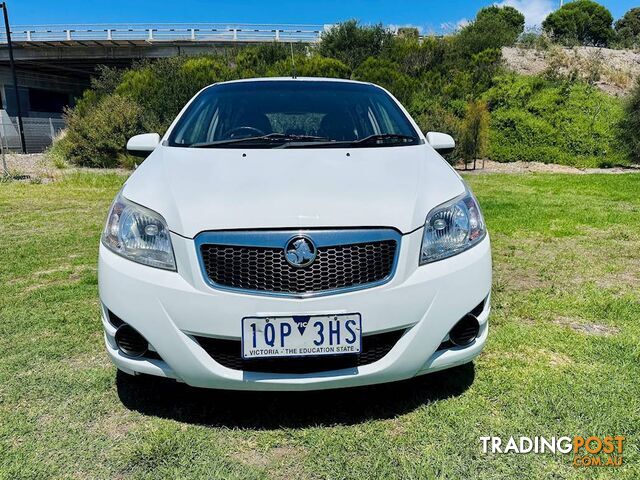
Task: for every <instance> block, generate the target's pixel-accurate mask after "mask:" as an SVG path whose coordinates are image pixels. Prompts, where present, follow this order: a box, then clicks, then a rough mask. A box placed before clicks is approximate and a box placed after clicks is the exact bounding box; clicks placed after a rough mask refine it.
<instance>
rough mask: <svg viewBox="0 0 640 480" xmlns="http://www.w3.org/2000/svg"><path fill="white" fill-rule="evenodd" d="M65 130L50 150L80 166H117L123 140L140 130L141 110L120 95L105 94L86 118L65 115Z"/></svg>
mask: <svg viewBox="0 0 640 480" xmlns="http://www.w3.org/2000/svg"><path fill="white" fill-rule="evenodd" d="M67 123H68V130H67V134H66V135H65V136H64V137H62V138H61V139H60V140H59V142H58V143H57V145H56V146H55V147H54V148H56V149H58V151H60V152H62V153H63V155H64V157H65V158H66V159H67V160H68V161H70V162H71V163H73V164H75V165H79V166H83V167H115V166H118V165H120V164H121V162H122V158H121V157H122V156H123V155H124V154H125V146H126V143H127V140H128V139H129V138H130V137H131V136H133V135H136V134H138V133H141V132H142V131H143V129H142V108H141V107H140V106H139V105H138V104H137V103H136V102H134V101H132V100H131V99H130V98H126V97H124V96H122V95H118V94H112V95H107V96H105V97H104V98H102V100H100V101H99V102H98V104H97V105H96V107H95V108H93V109H92V110H91V111H90V112H88V113H86V115H79V114H78V113H77V112H75V111H72V112H70V113H69V114H68V115H67Z"/></svg>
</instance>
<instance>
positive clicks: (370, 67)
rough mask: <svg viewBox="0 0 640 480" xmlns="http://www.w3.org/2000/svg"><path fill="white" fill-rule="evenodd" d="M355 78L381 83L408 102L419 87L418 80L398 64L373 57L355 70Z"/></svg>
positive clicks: (403, 101) (404, 101) (398, 97)
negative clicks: (402, 69) (401, 70)
mask: <svg viewBox="0 0 640 480" xmlns="http://www.w3.org/2000/svg"><path fill="white" fill-rule="evenodd" d="M353 78H354V79H355V80H362V81H364V82H372V83H375V84H377V85H381V86H382V87H384V88H386V89H387V90H389V91H390V92H391V93H393V95H394V96H395V97H396V98H397V99H398V100H400V101H401V102H402V103H408V102H409V100H410V99H411V96H412V95H413V93H414V92H415V91H416V90H417V87H418V83H417V81H416V80H414V79H413V78H411V77H410V76H408V75H405V74H404V73H402V72H400V71H399V68H398V65H397V64H395V63H393V62H391V61H389V60H380V59H378V58H373V57H370V58H367V60H365V61H364V62H363V63H362V65H360V66H359V67H358V69H357V70H355V71H354V72H353Z"/></svg>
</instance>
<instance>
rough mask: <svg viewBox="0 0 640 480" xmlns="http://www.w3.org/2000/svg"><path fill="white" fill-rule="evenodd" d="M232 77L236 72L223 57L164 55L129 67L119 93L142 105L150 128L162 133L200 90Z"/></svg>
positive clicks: (145, 122) (143, 121)
mask: <svg viewBox="0 0 640 480" xmlns="http://www.w3.org/2000/svg"><path fill="white" fill-rule="evenodd" d="M231 78H234V75H233V74H232V71H231V69H230V68H229V66H228V65H227V63H226V61H225V60H224V59H223V58H219V57H207V56H201V57H186V58H185V57H172V58H163V59H159V60H156V61H154V62H146V63H143V64H141V65H139V66H138V67H137V68H133V69H131V70H128V71H126V72H125V73H124V75H123V76H122V81H121V82H120V84H119V85H118V86H117V88H116V89H115V93H117V94H118V95H121V96H124V97H129V98H131V99H132V100H133V101H135V102H136V103H137V104H138V105H140V107H142V110H143V118H142V123H143V126H144V129H145V130H146V131H149V132H158V133H160V134H162V133H164V131H165V130H166V129H167V127H168V126H169V124H170V123H171V122H172V121H173V119H174V118H175V116H176V115H177V114H178V112H180V110H181V109H182V107H183V106H184V105H185V103H187V102H188V101H189V99H190V98H191V97H192V96H193V95H195V93H196V92H198V90H200V89H202V88H204V87H206V86H207V85H210V84H212V83H216V82H219V81H223V80H229V79H231Z"/></svg>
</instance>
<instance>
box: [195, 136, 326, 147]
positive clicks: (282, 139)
mask: <svg viewBox="0 0 640 480" xmlns="http://www.w3.org/2000/svg"><path fill="white" fill-rule="evenodd" d="M325 140H329V139H328V138H326V137H317V136H315V135H293V134H286V133H269V134H267V135H259V136H256V137H243V138H227V139H225V140H218V141H215V142H200V143H192V144H191V145H189V146H190V147H192V148H216V147H219V146H223V145H238V144H255V145H264V144H266V145H269V144H282V143H286V142H317V141H325Z"/></svg>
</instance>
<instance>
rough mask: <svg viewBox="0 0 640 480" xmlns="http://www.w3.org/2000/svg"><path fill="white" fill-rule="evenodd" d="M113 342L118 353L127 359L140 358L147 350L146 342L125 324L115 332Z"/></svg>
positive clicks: (147, 344)
mask: <svg viewBox="0 0 640 480" xmlns="http://www.w3.org/2000/svg"><path fill="white" fill-rule="evenodd" d="M115 340H116V345H117V346H118V348H119V349H120V351H121V352H122V353H124V354H125V355H127V356H128V357H133V358H137V357H142V356H143V355H144V354H145V353H147V350H148V349H149V343H148V342H147V340H146V339H145V338H144V337H143V336H142V335H140V333H138V331H137V330H136V329H135V328H133V327H132V326H131V325H128V324H126V323H125V324H124V325H122V326H120V328H118V330H116V335H115Z"/></svg>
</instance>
